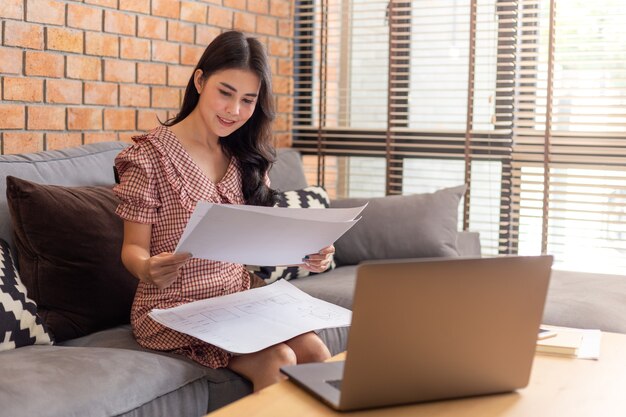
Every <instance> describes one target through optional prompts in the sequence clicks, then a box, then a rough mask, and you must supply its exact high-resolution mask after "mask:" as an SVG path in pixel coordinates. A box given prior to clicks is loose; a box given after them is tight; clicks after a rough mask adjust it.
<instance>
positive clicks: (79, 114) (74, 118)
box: [67, 107, 102, 130]
mask: <svg viewBox="0 0 626 417" xmlns="http://www.w3.org/2000/svg"><path fill="white" fill-rule="evenodd" d="M67 127H68V129H69V130H100V129H102V110H101V109H97V108H91V107H70V108H68V109H67Z"/></svg>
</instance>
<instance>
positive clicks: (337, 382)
mask: <svg viewBox="0 0 626 417" xmlns="http://www.w3.org/2000/svg"><path fill="white" fill-rule="evenodd" d="M341 381H342V380H341V379H333V380H329V381H326V383H327V384H328V385H331V386H333V387H335V388H337V389H338V390H339V391H341Z"/></svg>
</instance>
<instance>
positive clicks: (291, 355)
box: [268, 343, 298, 367]
mask: <svg viewBox="0 0 626 417" xmlns="http://www.w3.org/2000/svg"><path fill="white" fill-rule="evenodd" d="M268 353H269V360H270V361H272V363H274V364H275V365H276V366H277V367H281V366H286V365H295V364H296V363H297V361H298V358H297V357H296V353H295V352H294V351H293V349H291V348H290V347H289V346H287V345H286V344H284V343H279V344H278V345H275V346H272V347H271V348H270V349H269V352H268Z"/></svg>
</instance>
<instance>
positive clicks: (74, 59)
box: [66, 55, 102, 80]
mask: <svg viewBox="0 0 626 417" xmlns="http://www.w3.org/2000/svg"><path fill="white" fill-rule="evenodd" d="M66 68H67V78H76V79H79V80H99V79H100V75H101V72H102V63H101V59H100V58H95V57H94V58H92V57H85V56H77V55H68V56H67V65H66Z"/></svg>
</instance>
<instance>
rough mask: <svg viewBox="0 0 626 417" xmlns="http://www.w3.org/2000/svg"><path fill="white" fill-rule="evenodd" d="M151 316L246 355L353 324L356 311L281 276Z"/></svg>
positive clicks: (178, 329) (151, 314)
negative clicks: (240, 290) (262, 285)
mask: <svg viewBox="0 0 626 417" xmlns="http://www.w3.org/2000/svg"><path fill="white" fill-rule="evenodd" d="M150 317H152V318H153V319H154V320H155V321H157V322H159V323H161V324H162V325H164V326H167V327H169V328H172V329H174V330H176V331H178V332H181V333H186V334H188V335H190V336H193V337H195V338H197V339H200V340H203V341H205V342H207V343H210V344H212V345H214V346H218V347H220V348H222V349H224V350H226V351H229V352H232V353H236V354H244V353H252V352H257V351H259V350H262V349H265V348H266V347H269V346H272V345H275V344H277V343H280V342H284V341H286V340H289V339H291V338H293V337H295V336H298V335H300V334H303V333H306V332H310V331H312V330H320V329H325V328H330V327H345V326H349V325H350V322H351V320H352V312H351V311H350V310H348V309H345V308H343V307H340V306H337V305H334V304H331V303H328V302H326V301H323V300H320V299H317V298H314V297H311V296H310V295H308V294H307V293H305V292H304V291H301V290H299V289H298V288H297V287H295V286H294V285H293V284H290V283H289V282H287V281H284V280H280V281H277V282H275V283H273V284H270V285H267V286H264V287H259V288H254V289H251V290H248V291H242V292H238V293H234V294H229V295H225V296H222V297H215V298H209V299H206V300H200V301H195V302H192V303H189V304H184V305H181V306H178V307H174V308H169V309H163V310H160V309H154V310H152V312H151V313H150Z"/></svg>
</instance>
